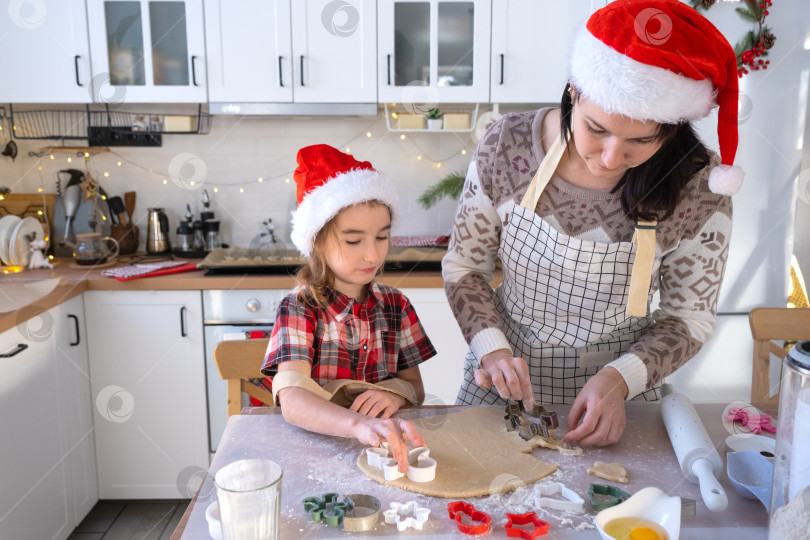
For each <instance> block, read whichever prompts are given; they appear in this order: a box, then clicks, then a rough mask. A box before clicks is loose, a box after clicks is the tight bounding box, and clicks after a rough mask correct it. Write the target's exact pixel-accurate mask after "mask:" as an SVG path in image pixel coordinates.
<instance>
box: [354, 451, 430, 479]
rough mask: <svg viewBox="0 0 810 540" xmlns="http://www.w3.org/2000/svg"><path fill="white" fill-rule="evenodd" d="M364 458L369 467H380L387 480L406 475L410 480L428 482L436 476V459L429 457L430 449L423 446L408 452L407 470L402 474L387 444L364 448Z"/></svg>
mask: <svg viewBox="0 0 810 540" xmlns="http://www.w3.org/2000/svg"><path fill="white" fill-rule="evenodd" d="M366 459H367V460H368V465H369V467H376V468H377V469H380V470H381V471H382V472H383V475H384V476H385V480H386V481H389V482H390V481H392V480H396V479H398V478H402V477H403V476H406V475H407V477H408V480H410V481H411V482H430V481H432V480H433V479H435V478H436V460H435V459H433V458H432V457H430V449H429V448H427V447H425V446H420V447H417V448H413V449H412V450H410V451H409V452H408V472H407V473H404V474H403V473H401V472H400V471H399V465H398V464H397V462H396V460H394V458H393V457H392V456H391V449H390V448H389V447H388V445H387V444H383V445H381V446H380V447H378V448H375V447H371V448H366Z"/></svg>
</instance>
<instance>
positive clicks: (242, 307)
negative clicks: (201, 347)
mask: <svg viewBox="0 0 810 540" xmlns="http://www.w3.org/2000/svg"><path fill="white" fill-rule="evenodd" d="M289 292H290V291H289V289H283V290H274V289H260V290H206V291H203V328H204V333H205V378H206V388H207V394H208V400H207V401H208V445H209V451H210V452H211V454H212V457H213V453H214V452H216V450H217V445H218V444H219V441H220V439H221V438H222V433H223V431H225V423H226V422H227V420H228V406H227V385H226V383H225V381H223V380H222V379H220V377H219V372H218V371H217V366H216V364H215V363H214V348H215V347H216V346H217V343H219V342H220V341H225V340H232V339H255V338H263V337H270V332H272V330H273V322H274V321H275V319H276V311H277V310H278V305H279V303H280V302H281V300H282V299H283V298H284V297H285V296H286V295H287V294H289ZM243 398H244V399H245V400H246V398H245V397H244V396H243ZM243 405H247V401H244V402H243Z"/></svg>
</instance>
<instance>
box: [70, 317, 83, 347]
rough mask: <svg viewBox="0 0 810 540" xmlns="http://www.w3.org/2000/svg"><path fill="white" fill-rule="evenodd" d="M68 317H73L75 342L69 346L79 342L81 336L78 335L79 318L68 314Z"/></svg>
mask: <svg viewBox="0 0 810 540" xmlns="http://www.w3.org/2000/svg"><path fill="white" fill-rule="evenodd" d="M68 318H70V319H73V325H74V326H75V328H76V342H75V343H71V344H70V346H71V347H75V346H76V345H78V344H79V343H81V340H82V337H81V335H79V318H78V317H77V316H76V315H68Z"/></svg>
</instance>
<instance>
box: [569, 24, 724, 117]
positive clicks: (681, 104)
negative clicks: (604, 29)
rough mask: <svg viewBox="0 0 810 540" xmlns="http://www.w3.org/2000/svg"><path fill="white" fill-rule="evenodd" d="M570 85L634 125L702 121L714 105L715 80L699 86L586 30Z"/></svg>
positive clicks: (580, 38) (581, 34) (578, 44)
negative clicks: (635, 56)
mask: <svg viewBox="0 0 810 540" xmlns="http://www.w3.org/2000/svg"><path fill="white" fill-rule="evenodd" d="M571 82H572V83H573V84H574V86H575V87H576V89H577V90H579V91H580V92H581V93H582V95H583V96H584V97H586V98H588V99H589V100H591V101H593V102H594V103H596V104H597V105H599V106H600V107H602V108H603V109H604V110H605V112H606V113H608V114H616V113H618V114H622V115H624V116H627V117H629V118H633V119H635V120H653V121H655V122H661V123H665V124H675V123H678V122H682V121H686V120H697V119H699V118H703V117H704V116H706V115H708V114H709V111H711V108H712V106H713V105H714V102H715V99H714V97H715V96H714V89H713V85H712V82H711V80H709V79H705V80H702V81H696V80H694V79H690V78H689V77H684V76H683V75H679V74H677V73H673V72H672V71H669V70H668V69H664V68H660V67H657V66H651V65H647V64H643V63H641V62H638V61H636V60H633V59H632V58H630V57H629V56H627V55H624V54H621V53H619V52H618V51H616V50H614V49H613V48H611V47H609V46H607V45H605V44H604V43H602V42H601V41H599V40H598V39H596V38H595V37H593V35H592V34H591V33H590V32H588V31H587V30H586V29H585V28H584V27H583V29H582V30H581V31H580V32H579V35H578V36H577V38H576V41H575V42H574V49H573V52H572V54H571Z"/></svg>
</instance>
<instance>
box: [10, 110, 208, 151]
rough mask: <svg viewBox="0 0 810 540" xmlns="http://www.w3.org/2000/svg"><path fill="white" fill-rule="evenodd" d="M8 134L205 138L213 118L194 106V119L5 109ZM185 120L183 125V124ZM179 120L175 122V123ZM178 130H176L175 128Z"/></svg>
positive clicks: (29, 136) (115, 112) (116, 112)
mask: <svg viewBox="0 0 810 540" xmlns="http://www.w3.org/2000/svg"><path fill="white" fill-rule="evenodd" d="M9 119H10V121H11V133H12V135H13V136H14V138H15V139H28V140H31V139H38V140H45V139H58V140H77V139H83V140H88V141H89V142H90V146H94V145H93V140H94V138H95V139H98V138H99V137H104V136H110V137H112V138H113V139H115V138H116V137H115V135H116V134H117V135H118V136H119V137H123V136H125V135H126V136H129V135H131V134H133V133H136V134H143V135H147V136H148V135H153V136H155V138H156V139H157V138H158V137H157V136H158V135H163V134H166V135H207V134H208V133H210V131H211V123H212V119H213V116H212V115H210V114H208V113H204V112H202V104H200V105H198V107H197V113H196V115H174V114H154V113H147V112H130V111H120V110H116V109H110V106H109V105H104V108H103V109H101V110H99V109H96V108H93V109H91V106H90V105H85V108H84V110H81V109H75V110H65V109H40V110H17V111H15V110H14V106H13V105H9ZM184 119H185V121H184ZM178 120H179V121H178ZM178 126H179V127H178Z"/></svg>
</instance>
